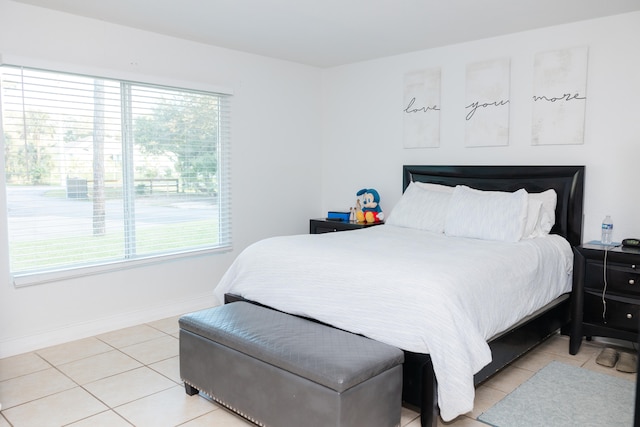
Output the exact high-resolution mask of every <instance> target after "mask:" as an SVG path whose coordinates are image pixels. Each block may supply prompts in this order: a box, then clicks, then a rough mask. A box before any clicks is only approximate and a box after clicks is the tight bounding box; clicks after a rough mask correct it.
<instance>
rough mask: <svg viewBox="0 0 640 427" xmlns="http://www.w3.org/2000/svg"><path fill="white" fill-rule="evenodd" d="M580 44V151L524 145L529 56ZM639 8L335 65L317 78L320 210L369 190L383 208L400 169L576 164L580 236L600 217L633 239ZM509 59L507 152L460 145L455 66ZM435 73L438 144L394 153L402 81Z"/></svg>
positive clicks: (638, 151)
mask: <svg viewBox="0 0 640 427" xmlns="http://www.w3.org/2000/svg"><path fill="white" fill-rule="evenodd" d="M578 46H587V47H588V48H589V65H588V82H587V98H588V100H587V109H586V124H585V141H584V144H583V145H573V146H570V145H562V146H532V145H531V121H532V119H531V117H532V111H531V97H532V95H533V59H534V55H535V54H536V53H537V52H544V51H549V50H557V49H565V48H571V47H578ZM639 52H640V12H635V13H630V14H625V15H618V16H614V17H609V18H603V19H597V20H592V21H584V22H580V23H576V24H571V25H562V26H558V27H551V28H546V29H541V30H536V31H528V32H523V33H517V34H512V35H508V36H504V37H497V38H491V39H485V40H478V41H474V42H470V43H464V44H458V45H453V46H448V47H444V48H439V49H430V50H425V51H421V52H415V53H411V54H406V55H401V56H395V57H389V58H384V59H380V60H375V61H369V62H362V63H358V64H353V65H348V66H343V67H336V68H333V69H330V70H327V71H326V72H325V73H324V74H323V79H324V80H323V91H324V94H323V111H324V114H325V117H324V123H323V127H322V129H323V149H324V154H323V156H324V157H323V159H324V160H323V165H322V167H323V170H324V174H323V177H324V179H323V210H327V209H333V210H337V209H343V208H345V207H349V206H352V205H353V203H354V201H355V192H356V191H357V190H358V189H360V188H363V187H374V188H376V189H377V190H378V191H379V192H380V194H381V206H382V208H383V209H384V210H385V211H390V210H391V208H392V207H393V205H394V204H395V203H396V201H397V200H398V198H399V197H400V195H401V190H402V178H401V171H402V165H403V164H461V165H464V164H470V165H475V164H488V165H491V164H496V165H498V164H515V165H520V164H522V165H524V164H532V165H558V164H569V165H585V166H586V182H585V191H586V194H585V206H584V207H585V218H584V219H585V221H584V233H583V236H584V240H585V241H588V240H594V239H599V238H600V234H599V233H600V231H599V230H600V224H601V222H602V219H603V218H604V216H605V215H606V214H611V216H612V218H613V221H614V239H615V240H618V241H619V240H621V239H622V238H623V237H632V236H640V217H639V216H638V212H640V188H639V187H638V183H639V182H640V179H639V178H638V162H639V161H640V54H639ZM499 58H510V59H511V93H510V96H511V98H510V99H511V108H510V136H509V146H507V147H476V148H465V146H464V116H465V115H466V111H465V110H464V105H465V70H466V66H467V64H469V63H473V62H476V61H482V60H487V59H499ZM430 67H442V87H441V104H442V112H441V142H440V147H439V148H425V149H403V148H402V135H403V134H402V131H403V127H402V110H403V108H404V106H403V99H402V95H403V76H404V74H405V73H406V72H410V71H414V70H420V69H424V68H430Z"/></svg>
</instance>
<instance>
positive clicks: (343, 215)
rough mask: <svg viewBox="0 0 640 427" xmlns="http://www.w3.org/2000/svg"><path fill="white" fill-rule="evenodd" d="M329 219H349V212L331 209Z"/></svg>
mask: <svg viewBox="0 0 640 427" xmlns="http://www.w3.org/2000/svg"><path fill="white" fill-rule="evenodd" d="M327 219H333V220H336V221H349V212H335V211H329V213H328V214H327Z"/></svg>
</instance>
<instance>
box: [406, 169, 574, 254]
mask: <svg viewBox="0 0 640 427" xmlns="http://www.w3.org/2000/svg"><path fill="white" fill-rule="evenodd" d="M402 174H403V177H404V178H403V191H404V189H406V188H407V186H408V185H409V183H410V182H411V181H418V182H432V183H435V184H443V185H449V186H456V185H466V186H469V187H472V188H477V189H479V190H492V191H516V190H519V189H520V188H524V189H525V190H527V191H528V192H530V193H539V192H542V191H545V190H548V189H550V188H553V189H554V190H555V191H556V193H557V194H558V205H557V208H556V224H555V226H554V227H553V229H552V230H551V232H552V233H556V234H560V235H561V236H564V237H565V238H566V239H567V240H568V241H569V243H571V244H572V245H579V244H581V243H582V203H583V197H584V166H403V167H402Z"/></svg>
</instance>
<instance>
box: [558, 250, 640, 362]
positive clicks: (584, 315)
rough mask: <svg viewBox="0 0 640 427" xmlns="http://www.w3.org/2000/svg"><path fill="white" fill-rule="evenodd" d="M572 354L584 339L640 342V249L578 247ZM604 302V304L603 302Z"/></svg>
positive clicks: (574, 275)
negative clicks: (639, 329)
mask: <svg viewBox="0 0 640 427" xmlns="http://www.w3.org/2000/svg"><path fill="white" fill-rule="evenodd" d="M573 253H574V261H573V291H572V293H571V339H570V342H569V353H571V354H576V353H577V352H578V350H579V349H580V344H581V343H582V337H587V338H588V339H589V338H591V337H592V336H599V337H610V338H617V339H621V340H627V341H633V342H637V341H638V320H639V319H638V317H639V316H640V250H638V249H636V248H622V247H617V248H610V249H609V250H607V251H606V252H605V249H604V247H603V246H602V245H593V244H585V245H582V246H578V247H576V248H574V250H573ZM603 300H604V302H603Z"/></svg>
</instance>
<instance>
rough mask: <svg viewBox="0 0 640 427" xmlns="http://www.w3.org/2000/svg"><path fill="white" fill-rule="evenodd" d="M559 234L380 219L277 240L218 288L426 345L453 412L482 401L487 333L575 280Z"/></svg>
mask: <svg viewBox="0 0 640 427" xmlns="http://www.w3.org/2000/svg"><path fill="white" fill-rule="evenodd" d="M572 260H573V255H572V252H571V248H570V245H569V244H568V243H567V241H566V240H564V239H563V238H561V237H559V236H554V235H550V236H546V237H543V238H536V239H531V240H523V241H521V242H518V243H504V242H496V241H486V240H477V239H466V238H454V237H446V236H444V235H442V234H435V233H431V232H427V231H419V230H413V229H408V228H400V227H394V226H390V225H382V226H376V227H370V228H367V229H363V230H356V231H349V232H342V233H329V234H320V235H299V236H287V237H276V238H270V239H266V240H263V241H260V242H258V243H255V244H253V245H251V246H250V247H248V248H247V249H245V250H244V251H243V252H242V253H241V254H240V255H239V256H238V258H237V259H236V260H235V262H234V263H233V264H232V265H231V267H230V268H229V270H228V271H227V272H226V274H225V275H224V277H223V278H222V280H221V281H220V283H219V284H218V286H217V287H216V289H215V291H214V292H215V295H216V297H217V298H218V299H219V300H220V301H222V299H223V296H224V294H225V293H227V292H231V293H235V294H238V295H241V296H243V297H245V298H248V299H250V300H254V301H259V302H261V303H263V304H266V305H268V306H271V307H274V308H277V309H279V310H282V311H285V312H288V313H292V314H297V315H303V316H308V317H311V318H314V319H317V320H320V321H322V322H326V323H328V324H331V325H333V326H336V327H338V328H342V329H346V330H349V331H352V332H355V333H359V334H363V335H365V336H368V337H370V338H372V339H375V340H378V341H381V342H384V343H387V344H390V345H392V346H395V347H398V348H401V349H404V350H409V351H412V352H417V353H430V354H431V359H432V362H433V368H434V371H435V374H436V378H437V380H438V405H439V407H440V415H441V417H442V418H443V419H444V420H445V421H448V420H451V419H453V418H455V417H456V416H458V415H460V414H463V413H465V412H468V411H470V410H472V409H473V400H474V385H473V375H474V374H475V373H476V372H478V371H479V370H480V369H481V368H482V367H483V366H485V365H486V364H487V363H489V362H490V361H491V352H490V349H489V346H488V345H487V343H486V340H487V339H488V338H490V337H492V336H493V335H495V334H496V333H499V332H501V331H503V330H504V329H506V328H508V327H509V326H510V325H513V324H514V323H516V322H517V321H518V320H520V319H522V318H523V317H525V316H527V315H528V314H531V313H532V312H534V311H535V310H536V309H538V308H540V307H541V306H543V305H544V304H546V303H547V302H549V301H551V300H553V299H554V298H556V297H557V296H559V295H561V294H563V293H566V292H568V291H569V290H570V288H571V269H572Z"/></svg>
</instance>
